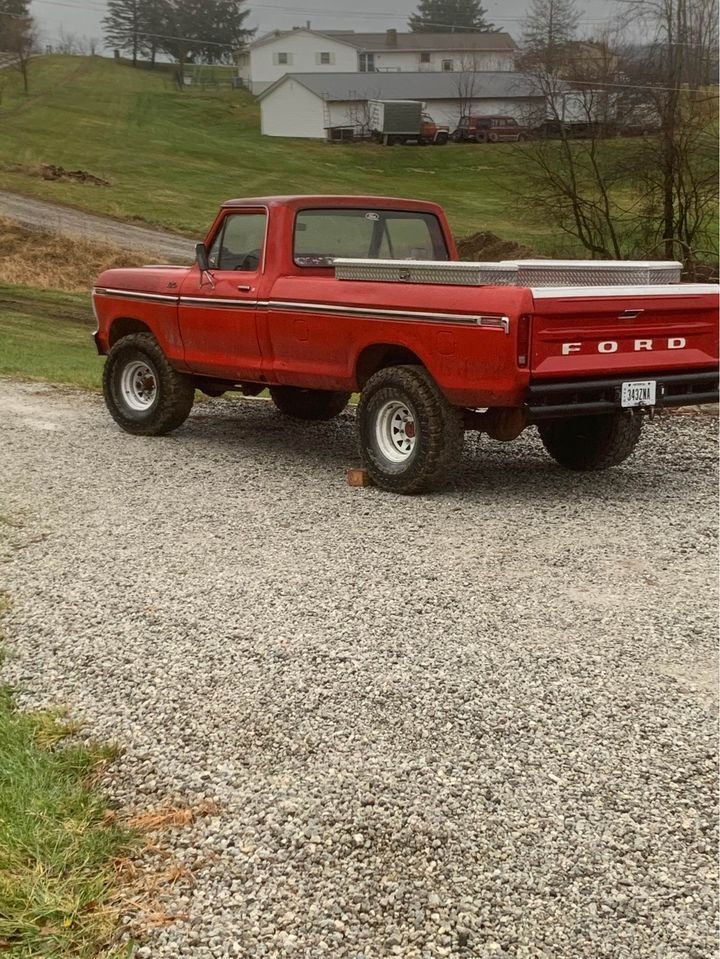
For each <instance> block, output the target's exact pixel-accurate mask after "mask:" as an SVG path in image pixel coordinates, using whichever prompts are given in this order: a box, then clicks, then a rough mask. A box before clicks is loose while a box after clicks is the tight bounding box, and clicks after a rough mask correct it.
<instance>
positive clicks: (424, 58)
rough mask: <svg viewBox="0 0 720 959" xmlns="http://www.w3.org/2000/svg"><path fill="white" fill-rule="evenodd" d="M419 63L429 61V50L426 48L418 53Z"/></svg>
mask: <svg viewBox="0 0 720 959" xmlns="http://www.w3.org/2000/svg"><path fill="white" fill-rule="evenodd" d="M420 63H430V52H429V51H428V50H426V51H423V53H421V54H420Z"/></svg>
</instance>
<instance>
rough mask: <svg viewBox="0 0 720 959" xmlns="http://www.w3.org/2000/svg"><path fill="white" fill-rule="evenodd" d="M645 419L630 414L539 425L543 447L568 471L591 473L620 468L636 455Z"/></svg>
mask: <svg viewBox="0 0 720 959" xmlns="http://www.w3.org/2000/svg"><path fill="white" fill-rule="evenodd" d="M642 425H643V421H642V417H641V416H629V415H628V414H627V413H610V414H609V415H601V416H573V417H568V419H565V420H549V421H547V422H545V423H539V424H538V432H539V433H540V439H541V440H542V442H543V446H544V447H545V449H546V450H547V451H548V453H549V454H550V456H552V458H553V459H554V460H555V462H556V463H559V464H560V466H564V467H565V468H566V469H571V470H579V471H583V472H590V471H592V470H606V469H610V467H612V466H619V465H620V463H623V462H624V461H625V460H626V459H627V458H628V457H629V456H630V455H631V454H632V452H633V451H634V449H635V447H636V446H637V444H638V442H639V440H640V434H641V433H642Z"/></svg>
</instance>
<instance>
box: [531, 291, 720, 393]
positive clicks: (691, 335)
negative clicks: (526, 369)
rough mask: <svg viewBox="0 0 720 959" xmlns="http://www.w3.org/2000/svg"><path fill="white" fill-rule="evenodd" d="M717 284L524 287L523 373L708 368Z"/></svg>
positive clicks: (714, 344)
mask: <svg viewBox="0 0 720 959" xmlns="http://www.w3.org/2000/svg"><path fill="white" fill-rule="evenodd" d="M719 289H720V288H718V287H717V286H715V285H711V284H680V285H671V286H643V287H633V286H628V287H563V288H558V287H547V288H536V289H533V290H532V293H533V298H534V303H535V307H534V313H533V320H532V344H531V351H530V370H531V379H532V380H533V381H535V382H537V381H538V380H542V379H546V378H547V379H551V378H552V379H560V378H562V379H575V378H583V379H585V378H590V377H609V376H613V375H614V374H629V375H631V376H633V377H641V376H642V374H643V373H644V372H647V371H665V372H667V373H672V372H673V371H681V370H690V369H705V370H707V369H708V368H712V367H713V366H714V365H715V364H716V363H717V357H718V290H719Z"/></svg>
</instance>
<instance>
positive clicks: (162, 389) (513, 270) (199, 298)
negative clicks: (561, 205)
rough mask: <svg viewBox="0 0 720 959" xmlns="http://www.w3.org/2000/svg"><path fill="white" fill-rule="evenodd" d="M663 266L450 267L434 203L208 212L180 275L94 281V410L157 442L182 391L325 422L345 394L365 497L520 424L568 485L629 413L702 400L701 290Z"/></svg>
mask: <svg viewBox="0 0 720 959" xmlns="http://www.w3.org/2000/svg"><path fill="white" fill-rule="evenodd" d="M679 277H680V267H679V264H675V263H663V262H660V263H656V262H649V263H630V262H580V261H565V262H563V261H552V260H538V261H514V262H509V261H508V262H504V263H464V262H459V261H458V257H457V252H456V249H455V244H454V242H453V239H452V235H451V233H450V229H449V227H448V224H447V221H446V219H445V216H444V214H443V211H442V210H441V209H440V208H439V207H438V206H436V205H435V204H433V203H426V202H420V201H415V200H398V199H392V198H389V197H372V196H293V197H261V198H256V199H244V200H230V201H228V202H227V203H225V204H223V206H222V208H221V210H220V212H219V214H218V216H217V218H216V219H215V222H214V223H213V225H212V226H211V228H210V231H209V232H208V234H207V237H206V238H205V242H204V243H201V244H198V247H197V261H196V263H195V264H194V265H193V266H188V267H169V266H148V267H143V268H134V269H113V270H107V271H106V272H104V273H103V274H101V276H100V277H99V278H98V280H97V285H96V286H95V288H94V290H93V303H94V307H95V312H96V316H97V320H98V329H97V332H96V334H95V342H96V345H97V349H98V351H99V353H101V354H107V361H106V363H105V369H104V374H103V388H104V394H105V401H106V403H107V406H108V409H109V411H110V413H111V415H112V416H113V417H114V419H115V420H116V421H117V423H119V424H120V426H121V427H122V428H123V429H124V430H126V431H127V432H129V433H136V434H141V435H159V434H164V433H168V432H169V431H171V430H173V429H176V428H177V427H178V426H180V425H181V423H183V421H184V420H185V419H186V417H187V416H188V414H189V413H190V410H191V407H192V405H193V397H194V393H195V390H196V389H199V390H202V391H203V392H205V393H206V394H208V395H210V396H219V395H220V394H222V393H223V392H225V391H226V390H238V391H241V392H243V393H245V394H246V395H257V394H258V393H260V392H261V391H262V390H264V389H269V392H270V396H271V397H272V399H273V401H274V403H275V405H276V406H277V407H278V409H279V410H281V411H282V412H283V413H285V414H288V415H289V416H293V417H297V418H299V419H307V420H323V419H329V418H331V417H333V416H336V415H338V414H339V413H340V412H341V411H342V410H343V409H344V408H345V406H346V404H347V403H348V400H349V399H350V396H351V394H352V393H353V392H359V393H360V394H361V397H360V401H359V404H358V408H357V416H356V422H357V435H358V443H359V449H360V456H361V458H362V461H363V464H364V465H365V467H366V468H367V470H368V472H369V473H370V476H371V477H372V479H373V480H374V482H375V483H376V484H377V485H378V486H380V487H382V488H384V489H387V490H393V491H396V492H399V493H415V492H419V491H422V490H429V489H434V488H437V487H439V486H442V484H443V483H445V481H446V480H448V479H449V478H450V477H451V476H452V475H453V473H454V471H455V470H456V468H457V465H458V460H459V458H460V455H461V450H462V443H463V431H464V430H466V429H474V430H480V431H482V432H485V433H488V434H489V435H490V436H491V437H494V438H495V439H499V440H512V439H514V438H515V437H517V436H519V435H520V433H521V432H522V431H523V430H524V429H525V428H526V427H527V426H529V425H530V424H536V425H537V428H538V430H539V433H540V437H541V438H542V442H543V443H544V445H545V448H546V449H547V451H548V453H549V454H550V455H551V456H552V457H553V458H554V459H555V460H556V461H557V462H558V463H560V464H561V465H562V466H565V467H568V468H570V469H575V470H595V469H604V468H606V467H609V466H614V465H617V464H618V463H621V462H622V461H623V460H625V459H626V458H627V457H628V456H629V455H630V453H631V452H632V450H633V449H634V447H635V445H636V443H637V442H638V439H639V437H640V433H641V429H642V426H643V422H644V420H645V414H647V413H653V412H654V411H655V410H657V409H665V408H668V407H676V406H683V405H686V404H698V403H710V402H716V401H717V399H718V371H717V358H718V334H717V304H718V289H719V288H718V287H717V286H713V285H705V284H702V285H701V284H681V283H680V282H679Z"/></svg>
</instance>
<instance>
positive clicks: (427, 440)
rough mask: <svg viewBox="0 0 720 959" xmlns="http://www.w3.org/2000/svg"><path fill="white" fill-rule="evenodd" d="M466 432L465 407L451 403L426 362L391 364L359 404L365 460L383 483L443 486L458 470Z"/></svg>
mask: <svg viewBox="0 0 720 959" xmlns="http://www.w3.org/2000/svg"><path fill="white" fill-rule="evenodd" d="M403 421H404V422H405V431H406V432H407V433H408V436H409V440H408V439H407V438H405V433H403ZM393 424H395V425H393ZM408 424H411V427H410V429H411V434H410V431H409V430H408ZM463 436H464V430H463V417H462V411H461V410H459V409H458V408H456V407H454V406H451V405H450V403H448V401H447V400H446V399H445V397H444V396H443V394H442V393H441V391H440V389H439V388H438V386H437V384H436V383H435V381H434V380H433V378H432V377H431V376H430V374H429V373H428V372H427V370H426V369H424V368H423V367H421V366H393V367H389V368H388V369H385V370H380V371H379V372H378V373H376V374H375V375H374V376H371V377H370V379H369V380H368V382H367V384H366V386H365V389H364V390H363V392H362V396H361V397H360V402H359V404H358V410H357V438H358V446H359V451H360V457H361V459H362V463H363V465H364V467H365V468H366V469H367V471H368V474H369V476H370V478H371V479H372V481H373V482H374V483H375V485H376V486H379V487H380V488H381V489H384V490H388V491H389V492H391V493H404V494H414V493H425V492H430V491H432V490H437V489H441V488H442V487H443V486H445V485H447V484H448V483H449V482H450V480H451V479H452V477H453V476H454V474H455V473H456V471H457V467H458V464H459V461H460V457H461V455H462V447H463Z"/></svg>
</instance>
